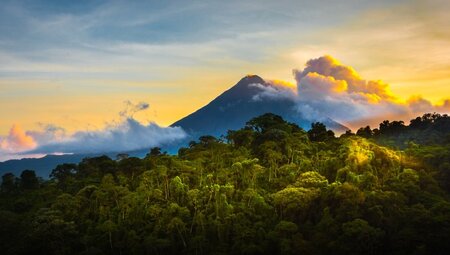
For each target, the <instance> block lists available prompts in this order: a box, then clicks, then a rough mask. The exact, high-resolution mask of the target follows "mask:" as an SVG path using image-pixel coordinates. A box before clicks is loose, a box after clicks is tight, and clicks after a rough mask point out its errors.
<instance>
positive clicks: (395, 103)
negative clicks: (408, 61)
mask: <svg viewBox="0 0 450 255" xmlns="http://www.w3.org/2000/svg"><path fill="white" fill-rule="evenodd" d="M294 75H295V78H296V80H297V87H298V92H297V106H298V110H299V113H300V114H303V115H304V116H305V117H308V116H310V117H311V118H315V119H317V118H328V117H329V118H332V119H334V120H336V121H338V122H341V123H343V124H345V125H347V126H350V127H357V126H355V124H356V123H357V124H360V123H361V120H364V121H365V122H366V123H365V125H367V124H371V125H378V123H379V122H380V121H382V120H384V119H387V118H396V119H401V120H405V121H407V120H408V118H412V117H414V116H417V115H421V114H423V113H425V112H441V113H446V112H449V111H450V100H445V101H444V102H443V103H442V105H433V104H432V103H431V102H430V101H428V100H426V99H424V98H422V97H420V96H419V97H413V98H411V99H410V100H408V101H407V102H401V101H400V100H399V99H398V97H396V96H395V95H394V94H393V93H392V92H391V90H390V87H389V84H387V83H384V82H382V81H380V80H376V81H373V80H369V81H367V80H364V79H363V78H362V77H361V76H360V75H359V74H358V73H357V72H356V71H355V70H354V69H353V68H352V67H350V66H346V65H343V64H342V63H340V62H339V61H338V60H336V59H335V58H333V57H331V56H329V55H326V56H322V57H319V58H316V59H311V60H309V61H308V62H307V63H306V67H305V68H304V69H303V70H294Z"/></svg>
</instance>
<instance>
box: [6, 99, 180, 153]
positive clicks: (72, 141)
mask: <svg viewBox="0 0 450 255" xmlns="http://www.w3.org/2000/svg"><path fill="white" fill-rule="evenodd" d="M125 105H126V107H125V109H124V110H123V111H121V112H120V113H119V116H120V120H119V121H117V122H111V123H108V124H106V126H105V127H104V128H103V129H100V130H94V131H77V132H74V133H72V134H67V133H66V131H65V129H64V128H61V127H57V126H54V125H46V126H43V127H41V129H39V130H31V131H24V130H23V129H22V128H20V126H18V125H14V126H13V127H12V128H11V130H10V132H9V134H8V135H7V136H4V137H1V136H0V161H4V160H8V159H14V158H23V157H37V156H44V155H46V154H55V153H56V154H58V153H107V152H120V151H132V150H139V149H145V148H150V147H155V146H160V145H161V144H166V143H170V142H174V141H177V140H179V139H182V138H184V137H186V133H185V132H184V131H183V130H182V129H181V128H180V127H161V126H159V125H157V124H156V123H154V122H149V123H147V124H142V123H140V122H138V121H137V120H136V119H134V117H133V115H134V114H135V113H136V112H139V111H143V110H146V109H148V108H149V104H147V103H144V102H142V103H138V104H133V103H132V102H130V101H125Z"/></svg>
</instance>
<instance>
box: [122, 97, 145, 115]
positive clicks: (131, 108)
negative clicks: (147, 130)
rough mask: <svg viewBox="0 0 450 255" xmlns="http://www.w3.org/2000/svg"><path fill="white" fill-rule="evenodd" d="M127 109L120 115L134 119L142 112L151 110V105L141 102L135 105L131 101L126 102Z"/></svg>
mask: <svg viewBox="0 0 450 255" xmlns="http://www.w3.org/2000/svg"><path fill="white" fill-rule="evenodd" d="M124 103H125V109H124V110H123V111H121V112H119V115H120V116H122V117H133V115H134V114H135V113H137V112H140V111H145V110H147V109H148V108H150V105H149V104H148V103H146V102H139V103H137V104H133V103H132V102H131V101H130V100H126V101H125V102H124Z"/></svg>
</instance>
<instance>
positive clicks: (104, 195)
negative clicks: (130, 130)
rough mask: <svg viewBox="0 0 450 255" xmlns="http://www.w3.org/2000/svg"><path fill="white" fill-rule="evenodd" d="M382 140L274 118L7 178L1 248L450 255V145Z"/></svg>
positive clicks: (0, 202)
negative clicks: (133, 154)
mask: <svg viewBox="0 0 450 255" xmlns="http://www.w3.org/2000/svg"><path fill="white" fill-rule="evenodd" d="M439 118H440V119H441V120H448V119H449V117H448V116H446V115H444V116H440V117H439ZM435 123H438V122H433V123H431V124H429V126H428V127H427V130H431V129H433V127H438V126H439V125H437V124H435ZM388 126H389V125H388ZM412 128H414V126H413V127H411V125H410V126H405V129H404V130H402V132H405V131H407V132H409V131H408V130H409V129H412ZM362 130H364V129H362ZM387 130H390V129H387ZM384 131H386V129H383V132H384ZM391 131H392V130H391ZM441 131H442V130H441ZM383 132H378V133H376V135H374V134H373V133H372V136H371V137H369V138H364V137H363V136H362V135H363V133H362V132H358V134H357V135H355V134H352V133H346V134H345V135H343V136H341V137H340V138H336V137H335V136H334V134H333V132H330V131H327V129H326V127H325V126H324V125H323V124H320V123H316V124H314V125H313V126H312V128H311V130H309V131H308V132H306V131H304V130H303V129H302V128H300V127H298V126H297V125H296V124H293V123H289V122H286V121H284V120H283V119H282V118H281V117H279V116H277V115H273V114H265V115H263V116H260V117H257V118H254V119H252V120H251V121H249V122H247V124H246V126H245V127H244V128H242V129H239V130H236V131H232V132H229V133H228V136H227V142H224V141H221V140H218V139H216V138H214V137H212V136H202V137H200V139H199V140H198V141H196V142H192V143H190V145H189V147H188V148H182V149H181V150H180V151H179V154H178V155H167V154H162V153H161V151H160V150H159V149H158V148H154V149H152V150H151V152H150V153H149V155H148V156H147V157H145V158H144V159H139V158H125V159H122V160H120V161H115V160H112V159H110V158H108V157H106V156H103V157H96V158H90V159H84V160H83V161H82V162H81V163H80V164H63V165H60V166H58V167H57V168H56V169H55V170H54V171H53V173H52V178H51V180H49V181H42V180H38V179H37V178H36V176H35V174H34V172H33V171H24V172H23V173H22V174H21V176H20V177H19V178H18V177H15V176H14V175H11V174H6V175H4V176H3V182H2V185H1V193H0V240H1V243H0V249H1V250H2V254H30V253H33V254H299V253H301V254H415V253H421V254H447V251H448V249H449V248H450V247H449V243H448V240H449V239H450V200H449V192H450V185H448V184H449V183H450V182H449V180H450V179H449V176H450V169H449V167H448V166H449V165H450V158H449V155H450V153H449V152H450V150H449V148H450V144H449V143H448V141H447V142H446V141H441V143H433V144H431V143H428V144H425V143H424V144H420V143H415V144H411V145H410V146H409V147H408V148H407V149H406V150H396V149H395V148H394V147H385V146H381V145H379V144H377V142H376V141H377V140H378V139H382V140H383V141H386V140H388V139H393V140H396V138H397V137H399V135H400V134H401V133H396V132H394V131H392V132H389V134H388V136H389V137H388V136H387V135H386V134H383ZM443 132H446V133H447V134H448V133H449V130H443ZM415 134H416V136H420V134H419V133H417V132H416V133H415ZM426 134H427V133H424V135H426ZM424 152H426V153H424Z"/></svg>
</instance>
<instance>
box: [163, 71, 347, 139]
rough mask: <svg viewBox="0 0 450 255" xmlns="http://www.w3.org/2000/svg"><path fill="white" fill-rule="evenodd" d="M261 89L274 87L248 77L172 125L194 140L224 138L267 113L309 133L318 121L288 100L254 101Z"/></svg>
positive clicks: (329, 124)
mask: <svg viewBox="0 0 450 255" xmlns="http://www.w3.org/2000/svg"><path fill="white" fill-rule="evenodd" d="M255 84H259V86H255ZM261 86H274V85H271V84H269V83H267V82H265V81H264V80H263V79H262V78H261V77H259V76H257V75H248V76H246V77H244V78H242V79H241V80H240V81H239V82H238V83H237V84H236V85H234V86H233V87H232V88H230V89H229V90H227V91H225V92H224V93H222V94H221V95H220V96H218V97H217V98H216V99H214V100H213V101H211V102H210V103H209V104H207V105H206V106H204V107H202V108H200V109H199V110H197V111H196V112H194V113H192V114H190V115H188V116H186V117H184V118H182V119H181V120H178V121H176V122H175V123H173V124H172V125H171V126H172V127H175V126H179V127H182V128H183V129H184V130H185V131H186V132H187V133H188V134H190V135H191V136H192V138H194V139H195V138H197V137H198V136H200V135H214V136H220V135H224V134H226V132H227V130H234V129H239V128H241V127H242V126H244V125H245V123H246V122H247V121H248V120H250V119H252V118H254V117H256V116H259V115H262V114H264V113H268V112H270V113H274V114H277V115H280V116H281V117H283V118H284V119H285V120H287V121H290V122H293V123H296V124H297V125H299V126H300V127H302V128H304V129H306V130H307V129H309V128H310V127H311V122H315V121H319V120H313V121H311V120H307V119H305V118H304V117H303V116H302V114H301V113H300V112H298V111H297V110H296V103H295V102H294V101H293V100H291V99H289V98H281V97H280V98H276V99H272V98H266V97H259V98H258V100H255V96H257V95H258V94H260V93H261V92H263V88H262V87H261ZM321 122H323V123H324V124H325V125H326V126H327V127H328V128H330V129H332V130H334V131H336V132H339V133H341V132H344V131H345V130H348V128H347V127H345V126H343V125H341V124H339V123H337V122H336V121H334V120H332V119H329V118H328V119H326V120H325V121H323V120H322V121H321Z"/></svg>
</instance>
